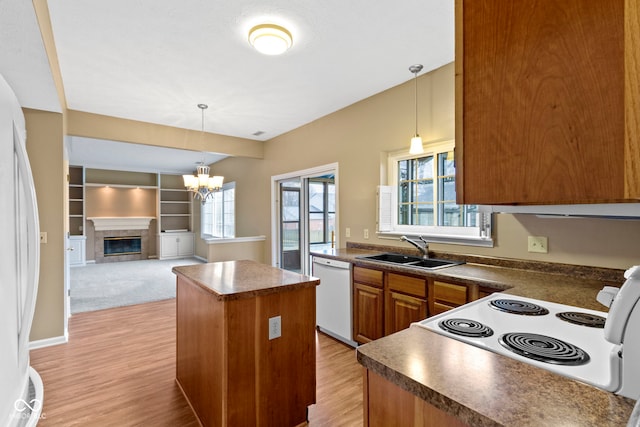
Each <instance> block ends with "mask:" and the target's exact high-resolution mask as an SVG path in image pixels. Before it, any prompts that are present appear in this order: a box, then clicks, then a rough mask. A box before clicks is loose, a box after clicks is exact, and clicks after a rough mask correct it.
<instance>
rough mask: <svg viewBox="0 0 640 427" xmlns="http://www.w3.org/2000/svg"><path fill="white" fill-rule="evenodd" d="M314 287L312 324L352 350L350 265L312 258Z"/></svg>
mask: <svg viewBox="0 0 640 427" xmlns="http://www.w3.org/2000/svg"><path fill="white" fill-rule="evenodd" d="M313 275H314V276H315V277H317V278H319V279H320V284H319V285H318V286H317V287H316V324H317V325H318V329H319V330H321V331H322V332H324V333H326V334H327V335H331V336H332V337H334V338H336V339H338V340H340V341H342V342H344V343H345V344H349V345H350V346H352V347H356V346H357V344H356V342H355V341H353V332H352V329H353V328H352V322H353V320H352V319H353V317H352V308H351V307H352V304H351V300H352V293H351V263H348V262H344V261H338V260H335V259H328V258H319V257H315V256H314V257H313Z"/></svg>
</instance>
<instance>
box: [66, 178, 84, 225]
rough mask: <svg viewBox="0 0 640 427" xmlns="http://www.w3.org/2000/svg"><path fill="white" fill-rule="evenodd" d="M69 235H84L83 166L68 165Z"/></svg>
mask: <svg viewBox="0 0 640 427" xmlns="http://www.w3.org/2000/svg"><path fill="white" fill-rule="evenodd" d="M69 235H70V236H82V235H84V168H83V167H82V166H69Z"/></svg>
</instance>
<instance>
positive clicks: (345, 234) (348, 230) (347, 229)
mask: <svg viewBox="0 0 640 427" xmlns="http://www.w3.org/2000/svg"><path fill="white" fill-rule="evenodd" d="M344 237H351V229H350V228H349V227H347V228H346V229H345V230H344Z"/></svg>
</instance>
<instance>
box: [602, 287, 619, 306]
mask: <svg viewBox="0 0 640 427" xmlns="http://www.w3.org/2000/svg"><path fill="white" fill-rule="evenodd" d="M619 290H620V289H618V288H616V287H615V286H605V287H604V288H602V290H601V291H600V292H598V296H597V297H596V300H598V302H599V303H600V304H602V305H604V306H605V307H607V308H610V307H611V303H613V300H614V298H615V297H616V295H617V294H618V291H619Z"/></svg>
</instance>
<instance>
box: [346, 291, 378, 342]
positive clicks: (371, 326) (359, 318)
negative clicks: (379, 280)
mask: <svg viewBox="0 0 640 427" xmlns="http://www.w3.org/2000/svg"><path fill="white" fill-rule="evenodd" d="M383 322H384V318H383V290H382V289H381V288H374V287H372V286H368V285H364V284H362V283H357V282H354V283H353V339H354V340H355V341H356V342H359V343H361V344H364V343H367V342H369V341H373V340H377V339H378V338H382V336H383V335H384V329H383Z"/></svg>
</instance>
